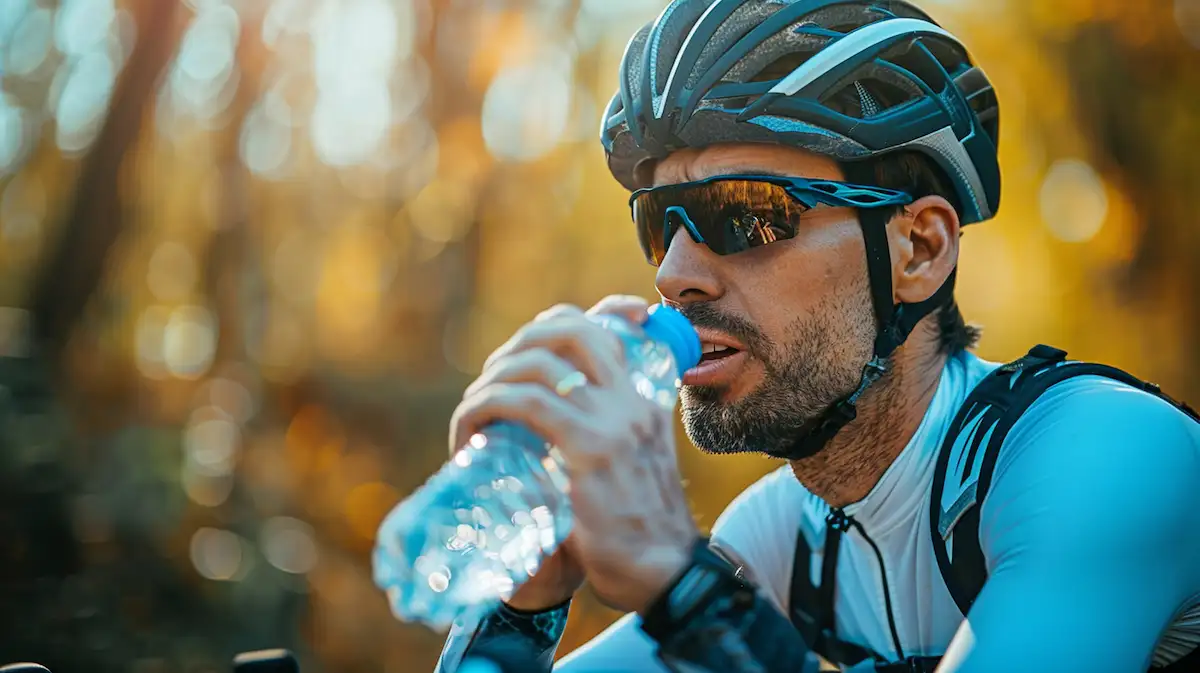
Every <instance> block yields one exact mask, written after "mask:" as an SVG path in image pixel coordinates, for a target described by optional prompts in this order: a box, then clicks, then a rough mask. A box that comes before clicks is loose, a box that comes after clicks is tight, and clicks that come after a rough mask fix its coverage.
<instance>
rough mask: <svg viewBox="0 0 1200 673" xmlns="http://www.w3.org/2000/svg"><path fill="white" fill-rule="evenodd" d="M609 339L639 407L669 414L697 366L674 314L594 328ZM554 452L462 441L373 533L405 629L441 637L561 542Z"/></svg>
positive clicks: (654, 311)
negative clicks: (652, 405) (649, 405)
mask: <svg viewBox="0 0 1200 673" xmlns="http://www.w3.org/2000/svg"><path fill="white" fill-rule="evenodd" d="M594 319H595V320H597V321H598V322H600V323H601V324H603V325H604V326H605V327H607V328H609V329H611V330H613V331H614V332H616V333H617V334H618V335H619V336H620V338H621V341H622V343H623V344H624V349H625V362H626V366H627V369H628V371H629V375H630V377H631V380H632V382H633V384H634V387H635V388H636V389H637V391H638V393H640V394H641V395H642V396H643V397H645V398H647V399H649V400H652V401H654V402H656V403H658V404H659V405H661V406H663V407H664V408H668V409H671V408H674V406H675V402H676V400H677V399H678V391H679V379H680V376H681V375H682V373H683V372H684V371H686V370H687V369H690V368H691V367H693V366H695V365H696V363H697V362H699V360H700V339H699V337H697V336H696V332H695V330H693V329H692V326H691V324H690V323H689V322H688V321H687V319H686V318H684V317H683V316H682V315H681V314H680V313H678V312H677V311H675V310H673V309H671V308H670V307H667V306H655V307H653V308H651V313H650V317H649V319H648V320H647V321H646V323H645V324H644V325H642V326H637V325H633V324H630V323H628V322H627V321H625V320H624V319H622V318H618V317H613V316H597V317H595V318H594ZM562 465H563V464H562V458H561V455H560V454H559V452H558V450H557V449H556V448H555V447H553V446H550V445H548V444H547V442H546V441H544V440H542V439H540V438H539V437H537V436H536V435H535V434H533V432H531V431H530V430H529V429H527V428H525V427H523V426H521V425H517V424H513V423H497V424H494V425H491V426H489V427H487V428H485V429H484V430H483V431H482V432H480V433H478V434H476V435H475V436H474V437H472V438H471V439H470V441H469V442H468V444H467V446H465V447H463V448H461V449H460V450H459V451H458V452H457V453H455V455H454V456H453V458H451V460H450V462H448V463H446V465H445V466H444V467H442V469H441V470H440V471H439V472H438V473H437V474H435V475H434V476H433V477H431V478H430V479H429V480H428V481H427V482H426V483H425V485H424V486H422V487H421V488H420V489H418V490H417V491H416V492H415V493H413V494H412V495H411V496H410V497H409V498H408V499H406V500H404V501H403V502H401V503H400V504H399V505H397V506H396V508H395V509H393V510H392V512H391V513H390V514H388V516H387V518H386V519H384V521H383V523H382V524H381V525H380V528H379V533H378V535H377V538H376V545H375V551H374V559H373V560H374V574H375V583H376V584H377V585H378V586H379V587H380V588H381V589H384V590H385V591H386V592H387V594H388V600H389V602H390V603H391V607H392V612H393V613H394V614H395V615H396V616H397V617H398V618H399V619H402V620H405V621H413V622H422V623H424V624H426V625H428V626H430V627H432V628H435V629H445V628H448V627H449V625H450V624H451V622H453V620H454V619H456V618H459V617H463V616H466V614H467V613H468V612H470V611H480V612H482V611H483V610H487V609H489V608H490V607H491V606H492V605H494V604H495V602H496V601H498V600H502V599H506V598H508V597H509V596H511V595H512V592H513V591H514V590H515V589H516V587H518V586H519V585H520V584H521V583H522V582H524V581H525V580H526V579H528V578H529V577H530V576H531V575H532V574H533V573H534V572H536V571H537V569H538V566H539V565H540V563H541V562H542V560H543V559H545V558H546V557H547V556H549V555H550V554H551V553H553V551H554V550H555V549H556V548H557V547H558V545H559V543H561V542H562V541H563V540H565V539H566V537H567V535H568V533H570V530H571V524H572V514H571V505H570V500H569V499H568V497H567V493H568V491H569V483H568V481H567V478H566V475H565V474H564V472H563V467H562Z"/></svg>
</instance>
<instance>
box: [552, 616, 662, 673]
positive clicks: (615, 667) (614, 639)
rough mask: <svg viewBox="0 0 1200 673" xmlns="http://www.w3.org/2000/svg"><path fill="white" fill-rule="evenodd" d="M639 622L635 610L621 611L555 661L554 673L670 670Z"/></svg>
mask: <svg viewBox="0 0 1200 673" xmlns="http://www.w3.org/2000/svg"><path fill="white" fill-rule="evenodd" d="M639 624H640V622H639V620H638V616H637V615H636V614H632V613H631V614H628V615H625V616H624V617H622V618H621V619H619V620H617V622H616V623H614V624H613V625H612V626H610V627H608V629H606V630H605V631H604V632H603V633H601V634H600V635H598V636H596V637H595V638H593V639H592V640H590V641H588V642H587V643H586V644H585V645H583V646H582V647H580V648H579V649H577V650H575V651H574V652H572V653H571V654H569V655H567V656H566V657H564V658H563V659H562V660H561V661H559V662H558V665H557V666H555V667H554V671H555V673H611V672H612V671H628V672H629V673H670V670H669V669H668V668H667V667H666V666H664V665H663V663H662V661H660V660H659V658H658V654H657V653H658V644H657V643H655V642H654V641H653V640H651V639H650V636H647V635H646V632H645V631H642V629H641V628H640V626H639Z"/></svg>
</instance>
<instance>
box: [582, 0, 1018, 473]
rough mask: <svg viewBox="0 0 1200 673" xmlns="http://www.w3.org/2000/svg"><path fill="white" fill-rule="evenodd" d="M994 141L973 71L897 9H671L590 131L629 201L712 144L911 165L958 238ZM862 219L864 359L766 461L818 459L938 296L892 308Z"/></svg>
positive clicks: (625, 66) (820, 3)
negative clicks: (913, 161) (665, 170)
mask: <svg viewBox="0 0 1200 673" xmlns="http://www.w3.org/2000/svg"><path fill="white" fill-rule="evenodd" d="M847 100H849V101H852V102H853V103H852V104H849V105H847V104H846V102H845V101H847ZM998 134H999V107H998V104H997V100H996V95H995V93H994V91H993V89H992V85H991V83H990V82H989V81H988V79H987V77H986V76H985V75H984V73H983V71H982V70H980V69H979V67H978V66H976V65H975V64H973V63H972V61H971V59H970V57H969V55H968V54H967V51H966V49H965V48H964V47H963V45H962V44H961V43H960V42H959V41H958V39H957V38H955V37H954V36H953V35H951V34H950V33H949V32H947V31H946V30H945V29H943V28H942V27H940V26H939V25H938V24H936V23H935V22H934V21H933V20H932V19H931V18H930V17H929V16H928V15H927V14H925V13H924V12H922V11H921V10H919V9H917V8H916V7H914V6H913V5H912V4H910V3H908V2H905V1H903V0H674V1H673V2H671V3H670V4H669V5H668V6H667V8H666V9H664V10H663V12H662V13H661V14H660V15H659V16H658V18H657V19H656V20H654V21H653V22H651V23H650V24H648V25H646V26H645V27H643V28H642V29H641V30H639V31H638V32H637V33H636V34H634V36H633V38H632V39H631V40H630V41H629V43H628V45H627V46H626V48H625V54H624V57H623V58H622V59H621V65H620V89H619V91H618V92H617V94H616V95H615V96H614V97H613V99H612V102H611V103H609V105H608V108H607V110H606V111H605V113H604V118H603V120H602V122H601V143H602V144H603V146H604V150H605V154H606V156H607V159H608V166H609V169H610V170H611V171H612V174H613V176H614V177H615V178H616V179H617V180H618V181H619V182H620V183H621V184H622V185H624V186H625V187H626V188H627V189H630V190H634V189H637V188H638V187H643V186H646V185H644V184H639V179H638V175H639V173H640V171H639V167H640V165H641V164H642V163H643V162H645V161H647V160H654V159H660V158H663V157H665V156H667V155H668V154H670V153H671V152H672V151H674V150H676V149H681V148H684V147H703V146H706V145H711V144H715V143H722V142H764V143H773V144H781V145H789V146H794V147H801V148H804V149H807V150H810V151H814V152H818V153H820V154H824V155H827V156H829V157H832V158H834V159H836V160H838V161H842V162H854V161H858V160H863V159H869V158H872V157H877V156H879V155H882V154H886V153H889V152H897V151H917V152H921V153H923V154H925V155H926V156H928V157H929V158H930V159H932V160H933V161H934V162H935V163H936V165H937V166H938V167H939V168H940V169H941V171H942V172H943V173H944V175H945V176H946V177H947V178H948V179H949V182H950V184H951V185H953V188H954V190H955V193H956V195H957V196H958V206H959V207H960V213H959V215H960V219H961V221H962V224H964V225H966V224H971V223H974V222H980V221H983V220H987V219H990V218H991V217H992V216H994V215H995V213H996V210H997V209H998V208H999V205H1000V167H999V164H998V162H997V157H996V144H997V140H998ZM868 219H869V218H865V217H860V220H864V221H863V236H864V239H865V241H866V247H867V270H868V274H869V276H870V281H871V295H872V302H873V304H874V308H875V313H876V316H877V318H878V321H879V334H878V338H877V339H876V342H875V353H874V357H873V358H872V359H871V361H870V362H869V363H868V364H867V365H866V367H864V369H863V375H862V380H861V382H860V385H859V387H858V389H857V390H856V391H855V392H854V393H852V394H851V395H849V396H847V397H845V398H843V399H842V400H839V401H838V402H837V403H835V404H834V405H832V406H831V407H830V408H829V409H827V410H826V412H825V413H824V414H823V415H822V416H821V417H820V418H818V419H816V420H815V421H813V423H812V424H811V426H810V427H807V428H805V430H804V431H803V433H802V434H801V436H800V437H798V438H797V439H796V441H795V442H794V444H793V446H792V447H790V448H789V449H788V450H787V451H785V452H783V453H782V454H781V455H780V457H785V458H798V457H803V456H806V455H812V454H813V453H816V452H817V451H819V450H820V448H821V447H822V446H824V445H825V444H826V443H827V442H828V440H829V439H831V438H832V437H833V436H834V434H836V433H837V431H838V430H840V429H841V428H842V427H843V426H844V425H845V424H846V423H849V422H850V421H851V420H853V419H854V417H855V415H856V413H857V412H856V409H855V403H856V402H857V400H858V397H859V396H860V395H861V394H862V393H863V392H864V391H865V390H866V388H867V387H868V386H870V384H871V383H873V382H874V381H875V380H877V379H878V378H879V377H880V376H882V375H883V374H884V373H885V372H886V371H887V369H888V367H889V360H888V358H889V356H890V355H891V353H892V352H893V351H894V350H895V349H896V348H897V347H898V346H899V345H900V344H902V343H903V342H904V340H905V339H906V338H907V336H908V334H909V333H910V332H911V331H912V329H913V328H914V327H915V326H916V324H917V323H918V322H919V321H920V320H921V318H923V317H924V316H926V315H928V314H929V313H930V312H932V311H934V310H936V309H938V308H940V307H941V306H943V305H945V304H946V302H947V301H948V300H949V299H950V298H951V296H952V293H953V286H954V274H951V276H950V278H949V279H947V281H946V283H945V284H944V285H943V287H942V288H941V289H939V290H938V291H937V292H936V293H935V294H934V295H933V296H932V297H930V298H929V299H927V300H925V301H923V302H920V303H916V304H897V305H893V304H892V287H891V266H890V260H891V257H890V254H889V251H888V245H887V237H886V233H885V232H884V230H883V227H882V226H871V225H870V223H869V222H868V221H865V220H868Z"/></svg>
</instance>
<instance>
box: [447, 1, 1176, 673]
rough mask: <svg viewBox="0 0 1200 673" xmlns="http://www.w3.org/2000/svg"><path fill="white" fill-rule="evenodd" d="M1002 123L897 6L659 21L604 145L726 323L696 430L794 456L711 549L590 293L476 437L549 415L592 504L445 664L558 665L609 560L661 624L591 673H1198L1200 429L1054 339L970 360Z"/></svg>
mask: <svg viewBox="0 0 1200 673" xmlns="http://www.w3.org/2000/svg"><path fill="white" fill-rule="evenodd" d="M998 122H999V117H998V109H997V103H996V98H995V95H994V93H993V92H992V89H991V86H990V84H989V83H988V80H987V78H986V77H985V76H984V75H983V73H982V71H980V70H979V69H978V68H977V67H975V66H974V65H973V64H972V63H971V62H970V60H969V57H968V56H967V53H966V51H965V49H964V48H963V47H962V46H961V45H960V44H959V43H958V41H957V40H956V39H955V38H954V37H953V36H951V35H950V34H948V33H947V32H945V31H944V30H942V29H941V28H939V27H938V26H936V25H935V24H934V23H933V22H932V21H931V20H930V19H929V17H927V16H926V15H925V14H923V13H922V12H921V11H919V10H917V9H916V8H914V7H912V6H911V5H909V4H907V3H905V2H900V1H898V0H876V1H874V2H872V1H869V0H676V1H675V2H672V3H671V4H670V6H668V7H667V8H666V9H665V10H664V12H663V13H662V14H661V15H660V16H659V18H658V19H657V20H656V21H655V22H654V23H653V24H651V25H650V26H647V27H646V28H644V29H643V30H642V31H640V32H639V33H637V34H636V35H635V36H634V37H633V39H632V40H631V41H630V43H629V46H628V49H627V52H626V55H625V58H624V59H623V62H622V64H621V85H620V91H619V93H618V94H617V96H616V97H615V98H614V100H613V103H612V104H611V105H610V106H609V109H608V111H607V113H606V115H605V120H604V123H603V130H602V139H603V142H604V147H605V150H606V153H607V155H608V159H609V166H610V168H611V169H612V171H613V174H614V176H615V177H616V178H617V179H618V180H620V181H621V183H622V184H624V185H625V186H627V187H628V188H630V189H631V190H638V191H635V194H634V196H633V198H632V206H633V216H634V220H635V224H636V226H637V227H638V231H639V234H640V236H641V241H642V245H643V249H644V252H645V253H646V255H647V258H648V259H649V260H650V262H651V263H653V264H655V265H657V266H658V269H659V270H658V277H657V287H658V291H659V293H660V294H661V296H662V301H663V302H664V303H667V304H670V305H672V306H675V307H678V308H679V309H680V310H681V311H683V313H684V314H685V315H687V316H688V317H689V318H690V319H691V320H692V322H693V323H694V324H695V325H696V327H697V328H698V331H699V333H700V335H701V340H702V341H703V343H704V346H705V348H704V350H705V353H706V354H705V357H704V360H703V361H702V362H701V364H700V365H699V366H698V367H696V368H695V369H692V370H690V371H689V372H687V373H686V374H685V376H684V377H683V384H684V387H683V390H682V406H683V419H684V424H685V428H686V430H687V432H688V436H689V437H690V438H691V440H692V441H693V442H694V443H695V444H696V445H697V446H698V447H699V448H701V449H703V450H705V451H709V452H714V453H732V452H739V451H757V452H762V453H765V454H768V455H771V456H775V457H779V458H783V459H786V460H787V461H788V465H787V467H785V468H782V469H780V470H779V471H777V472H775V473H773V474H771V475H769V476H767V477H766V478H764V479H763V480H761V481H760V482H759V483H757V484H755V485H754V486H753V487H751V488H750V489H749V490H747V491H746V492H745V493H743V494H742V495H741V496H740V497H739V498H738V499H737V500H736V501H735V502H734V503H733V504H732V505H731V506H730V507H729V508H728V509H727V510H726V511H725V513H724V514H723V515H722V516H721V518H720V520H719V521H718V522H717V524H716V526H715V527H714V530H713V532H712V538H711V541H709V540H705V539H703V538H701V536H700V535H699V533H698V532H697V530H696V529H695V527H694V525H693V523H692V518H691V515H690V513H689V512H688V511H687V507H686V503H685V500H684V498H683V495H682V492H681V490H680V487H679V478H678V474H677V466H676V463H675V458H674V450H675V449H674V446H673V444H672V442H673V440H672V433H671V431H670V423H669V418H667V417H665V416H664V414H662V413H661V412H659V411H657V408H656V407H654V405H652V404H649V403H646V402H643V401H642V400H640V398H638V397H637V395H636V394H635V393H634V392H633V390H632V386H631V385H630V384H629V383H628V380H627V378H626V376H625V374H624V372H623V369H622V366H621V362H620V354H619V351H618V347H617V345H616V343H615V340H614V339H613V338H611V337H610V336H609V335H607V334H606V333H604V332H603V331H602V330H600V329H599V328H597V327H595V326H594V325H593V324H592V323H591V322H589V321H588V320H586V319H585V317H584V315H583V314H582V313H581V312H580V311H579V309H575V308H573V307H559V308H556V309H552V310H551V311H549V312H547V313H545V314H543V315H541V316H539V317H538V319H537V320H535V321H534V322H532V323H530V324H529V325H527V326H526V327H525V328H523V329H522V330H521V331H520V332H518V333H517V335H516V336H515V337H513V339H512V340H510V341H509V342H508V343H506V344H505V345H504V346H502V347H501V348H500V349H499V350H497V351H496V353H495V354H494V355H493V356H492V358H491V359H490V360H489V361H488V362H487V364H486V365H485V367H484V371H483V373H482V375H481V376H480V378H479V380H478V381H477V382H476V383H475V384H473V385H472V386H471V388H470V389H468V391H467V393H466V395H465V396H464V400H463V402H462V404H461V405H460V407H459V408H458V410H457V412H456V415H455V419H454V421H453V429H452V430H453V431H452V437H451V443H452V446H454V447H457V446H460V445H462V444H463V443H464V442H465V440H466V438H467V437H469V436H470V434H471V433H472V432H474V431H475V430H477V429H479V428H481V427H483V426H485V425H486V424H487V423H489V422H492V421H495V420H498V419H504V420H513V421H519V422H523V423H526V424H528V425H529V426H531V427H532V428H533V429H534V430H536V431H537V432H539V433H540V434H541V435H542V436H544V437H545V438H546V439H547V440H548V441H551V442H553V443H554V444H556V445H557V446H559V447H561V448H562V450H563V452H564V455H565V458H566V461H567V465H568V469H569V470H570V476H571V479H572V491H571V498H572V502H573V506H574V508H575V513H576V523H575V527H574V529H573V533H572V536H571V538H570V539H569V540H568V542H567V543H566V544H565V545H564V546H563V548H562V549H560V550H559V551H558V552H557V553H556V554H555V555H554V556H553V557H552V558H551V559H549V560H548V562H547V563H546V564H545V566H544V567H543V568H542V569H541V570H540V571H539V572H538V573H537V574H536V575H535V577H533V578H532V579H531V580H530V581H529V582H528V583H526V584H525V585H523V586H522V587H521V588H520V589H519V590H518V591H517V592H516V594H515V595H514V596H513V597H512V599H511V600H510V601H509V602H508V604H507V605H504V606H501V607H500V608H498V609H497V610H496V611H495V612H494V613H492V614H491V615H489V616H488V617H487V618H485V619H484V620H483V621H482V622H481V623H480V624H460V625H458V626H457V627H456V628H455V630H453V631H452V634H451V637H450V640H449V642H448V643H447V647H446V650H445V652H444V653H443V657H442V661H441V663H440V667H441V668H442V670H444V671H446V672H447V673H450V672H452V671H454V670H455V669H456V667H457V666H458V665H459V662H460V661H462V660H463V657H464V654H465V655H466V656H468V657H469V656H470V655H471V653H472V652H473V651H482V650H480V649H479V648H484V649H486V648H485V647H484V646H485V645H486V644H487V643H488V642H489V641H495V640H497V639H507V642H509V643H511V642H521V643H524V645H523V646H524V647H525V648H526V651H527V654H529V656H531V657H534V656H536V657H539V658H540V659H539V662H540V663H539V664H538V667H539V668H540V669H541V670H549V668H550V661H551V659H552V657H553V654H554V648H555V646H556V644H557V641H558V637H559V636H560V635H561V631H562V625H563V623H564V622H565V617H566V614H567V608H568V605H569V600H570V598H571V596H572V595H573V594H574V592H575V591H576V590H577V589H578V588H579V586H580V585H581V583H582V582H583V580H584V579H585V577H586V579H587V580H588V582H589V583H590V585H591V586H592V587H593V589H594V590H595V592H596V594H597V595H598V596H599V597H600V598H601V599H602V600H604V601H605V602H607V603H608V604H610V605H612V606H614V607H616V608H618V609H623V610H626V611H628V612H629V613H630V614H629V615H628V616H627V617H626V618H624V619H622V620H620V621H619V622H618V623H617V624H616V625H614V626H613V627H612V628H610V629H609V630H608V631H606V632H605V633H604V634H603V635H601V636H600V637H599V638H597V639H596V640H594V641H593V642H592V643H589V644H588V645H586V646H585V647H583V648H581V649H580V650H579V651H577V652H575V653H572V654H571V655H570V656H568V657H566V658H565V659H564V660H563V661H562V662H561V664H560V665H559V666H558V668H557V669H556V670H562V671H566V672H568V673H585V672H600V671H627V670H629V671H662V670H680V671H690V670H712V671H809V670H815V668H816V664H817V660H816V657H815V656H814V655H813V653H812V652H811V651H810V650H815V651H817V652H818V653H820V654H821V655H822V657H824V658H825V659H827V660H830V661H833V662H835V663H837V664H840V665H843V666H847V667H853V668H854V670H856V671H858V670H864V671H865V670H879V671H883V670H897V671H898V670H933V669H934V667H935V666H936V667H937V670H939V671H959V672H963V673H982V672H984V671H1018V670H1019V671H1028V670H1047V671H1123V672H1127V671H1145V670H1148V669H1153V670H1171V671H1182V670H1200V668H1198V667H1200V654H1198V653H1197V651H1196V648H1197V645H1198V644H1200V534H1198V533H1200V424H1197V423H1195V422H1194V421H1193V420H1192V419H1191V418H1189V417H1188V416H1187V414H1186V413H1185V412H1184V411H1182V410H1181V409H1180V408H1177V407H1176V406H1174V405H1173V404H1171V403H1169V402H1168V401H1167V400H1165V399H1163V398H1162V397H1161V396H1160V395H1158V394H1157V390H1156V389H1155V388H1153V387H1151V386H1149V385H1145V384H1141V383H1140V382H1137V381H1136V380H1134V379H1132V378H1131V377H1127V376H1124V375H1122V374H1121V373H1119V372H1116V371H1115V370H1108V369H1104V368H1099V367H1094V366H1090V365H1072V364H1066V363H1064V362H1063V360H1064V357H1063V356H1064V355H1065V354H1063V353H1061V352H1058V351H1055V350H1054V349H1049V348H1045V347H1039V349H1035V350H1034V351H1031V354H1030V355H1029V356H1027V357H1026V358H1023V359H1022V360H1021V361H1018V362H1017V363H1014V364H1013V365H1009V366H1006V367H1003V368H1001V367H998V365H996V364H994V363H988V362H985V361H982V360H980V359H979V358H977V357H975V356H973V355H971V354H970V353H968V352H967V350H966V349H967V348H968V347H969V346H971V345H972V344H973V342H974V340H975V338H976V336H977V334H976V333H975V332H974V331H973V330H972V329H970V328H968V327H966V326H965V324H964V323H963V320H962V317H961V316H960V314H959V312H958V308H957V306H956V305H955V303H954V300H953V281H954V272H955V268H956V265H957V261H958V242H959V234H960V228H961V227H962V226H964V225H966V224H971V223H976V222H981V221H984V220H987V219H989V218H990V217H991V216H992V215H993V214H994V213H995V211H996V208H997V207H998V205H999V193H1000V176H999V169H998V166H997V163H996V149H995V147H996V145H995V143H996V138H997V132H998ZM645 310H646V305H645V303H643V302H641V301H640V300H636V299H629V298H620V297H614V298H609V299H607V300H605V301H603V302H601V303H600V304H599V305H597V306H596V307H594V308H593V309H592V311H593V312H615V313H619V314H623V315H627V316H629V317H630V319H633V320H641V319H644V316H645ZM864 363H865V364H866V366H865V367H864ZM1070 367H1076V369H1070ZM1079 367H1083V369H1079ZM1089 367H1090V368H1089ZM578 372H582V373H584V374H585V375H586V377H587V380H588V384H587V385H585V386H582V387H574V386H565V387H564V386H562V385H560V384H561V383H562V382H564V381H569V380H571V379H572V378H576V379H577V378H578ZM1080 372H1083V373H1091V375H1077V376H1068V375H1070V374H1077V373H1080ZM997 382H998V383H997ZM1048 382H1049V383H1048ZM1055 382H1056V383H1055ZM1051 383H1053V385H1051ZM973 391H975V392H974V393H973ZM985 391H986V392H987V395H983V392H985ZM1028 391H1033V392H1028ZM1147 391H1149V392H1147ZM1010 393H1011V395H1010ZM1017 393H1021V394H1023V395H1025V398H1022V399H1021V401H1020V404H1017V402H1016V401H1014V400H1015V399H1016V398H1013V397H1012V395H1015V394H1017ZM1035 393H1036V394H1035ZM969 396H970V397H971V399H970V401H969V404H968V397H969ZM1026 398H1027V399H1026ZM964 407H966V408H964ZM1010 409H1011V412H1012V413H1009V410H1010ZM989 414H992V415H989ZM985 495H986V499H985V498H984V496H985ZM963 578H966V579H963ZM971 582H975V583H976V586H971ZM943 655H944V656H943ZM939 658H940V659H939ZM888 662H892V663H891V664H890V665H889V663H888Z"/></svg>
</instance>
